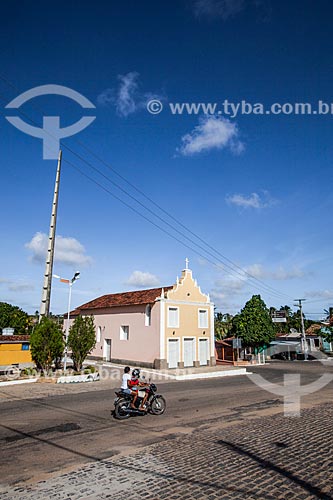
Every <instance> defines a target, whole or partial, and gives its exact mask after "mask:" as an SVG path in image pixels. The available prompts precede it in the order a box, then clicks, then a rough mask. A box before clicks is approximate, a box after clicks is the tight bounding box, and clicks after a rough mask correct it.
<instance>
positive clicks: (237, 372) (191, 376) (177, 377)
mask: <svg viewBox="0 0 333 500" xmlns="http://www.w3.org/2000/svg"><path fill="white" fill-rule="evenodd" d="M249 374H250V372H247V371H246V368H240V369H239V370H224V371H218V372H206V373H189V374H187V375H175V380H195V379H199V378H215V377H232V376H233V375H249Z"/></svg>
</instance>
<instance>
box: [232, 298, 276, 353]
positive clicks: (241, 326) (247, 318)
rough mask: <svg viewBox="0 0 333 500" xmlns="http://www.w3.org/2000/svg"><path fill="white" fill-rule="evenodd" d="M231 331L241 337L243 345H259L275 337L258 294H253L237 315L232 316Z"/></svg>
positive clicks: (270, 321) (265, 308)
mask: <svg viewBox="0 0 333 500" xmlns="http://www.w3.org/2000/svg"><path fill="white" fill-rule="evenodd" d="M232 333H233V334H234V335H235V336H236V337H241V339H242V341H243V344H244V346H249V347H260V346H263V345H264V344H269V342H270V341H271V340H273V339H274V338H275V328H274V325H273V322H272V319H271V317H270V314H269V310H268V308H267V307H266V304H265V302H264V301H263V300H262V299H261V297H260V295H253V296H252V298H251V299H250V300H249V301H248V302H247V303H246V304H245V306H244V308H243V309H242V310H241V312H240V313H239V314H237V316H235V317H234V318H233V329H232Z"/></svg>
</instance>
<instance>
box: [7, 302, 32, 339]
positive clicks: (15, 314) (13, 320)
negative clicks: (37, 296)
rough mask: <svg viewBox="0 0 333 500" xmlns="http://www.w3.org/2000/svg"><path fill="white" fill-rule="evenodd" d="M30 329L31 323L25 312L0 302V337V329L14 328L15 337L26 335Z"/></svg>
mask: <svg viewBox="0 0 333 500" xmlns="http://www.w3.org/2000/svg"><path fill="white" fill-rule="evenodd" d="M31 327H32V321H31V319H30V318H29V315H28V314H27V313H26V312H24V311H23V310H22V309H20V308H19V307H17V306H12V305H11V304H7V302H0V335H1V330H2V328H14V329H15V332H14V334H15V335H27V334H28V333H30V330H31Z"/></svg>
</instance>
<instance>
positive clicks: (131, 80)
mask: <svg viewBox="0 0 333 500" xmlns="http://www.w3.org/2000/svg"><path fill="white" fill-rule="evenodd" d="M139 77H140V75H139V73H137V72H136V71H131V72H129V73H126V75H118V80H119V87H118V88H117V89H112V88H108V89H105V90H103V92H101V94H99V96H97V102H98V104H100V105H101V106H114V107H115V109H116V113H117V114H118V115H119V116H121V117H126V116H128V115H131V114H133V113H136V112H137V111H140V110H142V109H144V108H145V106H146V104H147V102H148V101H149V100H150V99H159V100H160V101H164V100H165V99H164V97H162V96H160V95H158V94H154V93H151V92H146V93H143V92H141V90H140V85H139Z"/></svg>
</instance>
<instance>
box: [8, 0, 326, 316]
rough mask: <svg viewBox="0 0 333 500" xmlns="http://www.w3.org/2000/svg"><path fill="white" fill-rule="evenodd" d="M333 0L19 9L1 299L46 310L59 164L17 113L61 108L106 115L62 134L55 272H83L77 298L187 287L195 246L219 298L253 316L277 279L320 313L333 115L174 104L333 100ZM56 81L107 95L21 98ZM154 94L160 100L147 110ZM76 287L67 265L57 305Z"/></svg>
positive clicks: (56, 287) (276, 289) (205, 283)
mask: <svg viewBox="0 0 333 500" xmlns="http://www.w3.org/2000/svg"><path fill="white" fill-rule="evenodd" d="M332 9H333V8H332V5H331V3H330V2H329V1H325V0H320V1H316V2H315V1H310V0H308V1H298V0H296V1H295V2H292V3H289V2H278V1H274V0H179V1H173V2H172V1H171V2H167V3H166V2H161V3H159V5H158V8H157V6H156V2H152V1H146V2H140V3H138V2H134V1H127V0H124V1H123V2H121V3H120V2H104V1H96V2H94V3H93V4H91V3H90V4H89V5H88V2H82V3H81V4H80V5H79V4H78V3H77V2H73V1H66V2H65V1H60V2H57V5H56V6H54V7H52V6H50V5H47V6H46V4H45V2H41V1H36V2H34V4H33V6H31V3H28V2H25V1H23V2H22V1H21V2H17V1H13V2H11V3H10V4H9V5H8V4H7V5H6V6H5V7H3V15H2V16H1V20H0V23H1V29H0V39H1V47H2V54H1V55H2V57H1V61H2V64H1V71H0V74H1V76H0V103H1V109H2V113H1V118H0V130H1V137H2V141H1V144H2V155H1V156H2V168H1V198H0V206H1V213H2V214H3V215H2V217H1V221H0V231H1V243H2V244H1V247H0V262H1V268H0V300H1V301H7V302H11V303H14V304H16V305H19V306H20V307H22V308H23V309H25V310H27V311H29V312H34V311H35V310H36V309H39V304H40V298H41V287H42V279H43V273H44V253H45V241H46V238H47V237H46V236H45V235H46V234H47V233H48V225H49V218H50V211H51V201H52V192H53V185H54V178H55V170H56V161H55V160H45V159H43V156H42V141H41V140H40V139H37V138H33V137H31V136H29V135H26V134H24V133H22V132H20V131H19V130H17V129H16V128H15V127H13V126H12V125H11V124H10V123H9V122H8V121H7V120H6V119H5V117H6V116H9V115H11V116H15V115H17V116H21V118H22V119H23V120H24V121H28V120H29V119H31V120H33V121H34V123H37V124H39V126H41V125H42V120H43V116H44V115H47V116H53V115H57V116H60V120H61V125H62V126H67V125H70V124H72V123H74V122H75V121H77V120H78V119H80V118H81V116H82V114H87V115H91V116H96V119H95V120H94V122H93V123H92V124H91V125H90V126H89V127H87V128H86V129H85V130H83V131H82V132H80V133H79V134H77V135H74V136H72V137H68V138H65V139H63V140H62V149H63V167H62V179H61V188H60V199H59V214H58V215H59V217H58V226H57V235H58V242H57V251H56V261H55V265H54V273H56V274H58V275H61V276H63V277H68V278H70V277H71V276H72V274H73V272H74V271H76V270H80V272H81V279H80V281H79V282H77V283H76V284H75V288H74V289H73V302H72V304H73V307H74V306H76V305H79V304H81V303H83V302H86V301H88V300H90V299H92V298H94V297H96V296H99V295H102V294H104V293H114V292H118V291H124V290H128V289H138V288H140V287H147V288H149V287H152V286H159V285H169V284H172V283H173V282H174V281H175V279H176V276H177V275H180V273H181V270H182V268H183V267H184V260H185V257H188V258H189V259H190V267H191V269H192V270H193V273H194V276H195V277H196V278H197V280H198V282H199V284H200V285H201V288H202V289H203V291H205V292H208V293H210V295H211V298H212V300H214V302H215V303H216V305H217V307H218V309H219V310H222V311H224V312H232V313H235V312H236V311H237V310H239V309H240V308H241V307H243V305H244V304H245V302H246V300H248V299H249V298H250V297H251V295H252V294H253V293H261V295H262V297H263V298H264V300H265V301H266V303H267V305H274V306H276V307H279V306H280V305H284V304H289V305H290V306H291V305H292V304H293V299H296V298H300V297H302V298H306V299H307V303H306V305H305V311H306V312H307V313H309V314H308V316H312V317H314V318H319V317H320V315H321V314H322V313H323V308H327V307H328V306H330V305H332V304H333V285H332V258H331V248H332V236H331V231H330V222H331V220H330V219H331V218H330V214H331V213H332V204H333V197H332V188H331V186H332V159H333V146H332V140H331V135H332V131H333V123H332V118H333V117H332V114H326V115H324V114H321V115H319V114H316V115H311V116H310V115H296V114H283V115H282V114H280V115H272V114H269V115H266V114H263V115H254V114H247V115H245V114H238V115H237V116H235V117H233V118H231V117H230V116H226V115H223V113H219V112H218V111H217V112H216V113H214V114H212V115H205V114H204V113H202V112H200V113H199V114H196V115H194V114H186V113H184V114H182V115H173V114H172V112H171V110H170V103H171V104H172V103H182V102H188V103H191V102H194V103H219V104H220V103H222V102H223V101H224V100H225V99H227V100H228V101H229V102H232V103H238V102H241V101H242V100H243V101H246V102H248V103H252V104H254V103H261V104H262V105H263V106H265V109H266V107H267V109H268V107H269V106H271V105H272V104H273V103H281V104H283V103H296V102H303V103H304V102H306V103H311V104H312V105H313V106H314V107H315V106H316V104H317V102H318V101H319V100H321V101H323V102H326V103H331V102H333V96H332V76H333V60H332V57H333V56H332V54H333V50H332V49H333V47H332V45H333V41H332V37H331V26H330V20H331V17H332ZM4 78H5V79H4ZM46 84H57V85H62V86H65V87H69V88H71V89H73V90H76V91H77V92H80V93H81V94H82V95H83V96H85V97H86V98H88V99H89V100H90V101H91V102H92V103H93V104H94V105H95V106H96V108H95V109H94V110H88V111H87V110H85V111H84V113H82V109H81V108H80V106H78V105H77V104H76V103H74V102H72V101H71V100H69V99H68V98H65V97H61V96H55V95H48V96H41V97H38V98H37V97H36V98H35V99H32V100H31V101H30V102H27V103H25V104H24V105H22V107H21V108H20V110H19V111H18V110H10V111H8V110H7V109H5V106H6V105H7V104H8V103H9V102H10V101H11V100H12V99H14V98H15V97H16V96H17V95H19V94H21V93H22V92H24V91H26V90H29V89H31V88H34V87H37V86H41V85H46ZM151 99H159V100H160V102H161V103H162V105H163V110H162V111H161V112H160V113H159V114H156V115H153V114H150V113H149V112H148V111H147V108H146V104H147V102H148V101H150V100H151ZM218 109H219V110H220V109H221V108H218ZM20 112H22V113H23V114H21V115H19V113H20ZM85 148H89V150H90V151H92V152H93V153H94V155H95V156H92V155H91V154H90V153H88V151H87V150H86V149H85ZM76 155H79V156H76ZM82 158H83V160H82ZM84 160H85V161H86V162H85V161H84ZM103 162H104V163H103ZM107 165H110V166H111V167H112V169H114V170H115V171H116V172H118V174H120V176H121V177H119V175H117V174H116V173H115V172H114V170H110V168H108V166H107ZM77 168H78V169H79V170H80V172H79V171H78V170H76V169H77ZM87 176H88V177H89V178H88V177H87ZM109 180H111V182H113V183H117V184H118V185H119V186H120V188H121V190H119V189H118V188H117V187H116V186H115V185H114V184H112V183H110V181H109ZM126 180H127V181H128V182H129V183H130V184H129V183H128V182H126ZM96 183H97V184H96ZM103 188H104V189H103ZM135 188H136V189H138V190H139V191H140V192H139V191H137V190H136V189H135ZM105 189H106V190H107V191H106V190H105ZM142 192H143V193H144V194H145V195H146V196H148V197H149V198H150V199H151V200H153V201H154V202H155V203H157V204H158V205H159V207H161V208H162V209H163V210H165V211H166V212H167V213H168V214H170V215H171V216H172V217H173V218H168V215H167V214H166V213H165V212H163V211H161V210H160V209H158V208H157V206H156V205H153V204H152V203H151V202H150V201H149V200H148V199H147V198H145V197H144V196H143V195H142ZM111 193H113V194H115V195H116V196H117V197H119V198H120V199H121V200H123V201H124V202H125V203H127V204H128V205H130V206H132V207H133V208H134V209H135V210H136V211H138V212H140V213H141V214H143V215H144V216H145V217H146V218H149V219H150V220H151V221H153V222H154V224H155V225H152V224H151V223H150V222H149V221H147V220H146V219H144V218H143V217H141V216H140V215H139V214H138V213H137V212H134V211H133V210H131V209H130V208H129V207H128V206H126V205H124V204H123V203H121V202H120V201H119V200H117V199H115V198H114V197H113V196H112V194H111ZM126 193H128V194H129V195H130V197H128V195H127V194H126ZM134 198H135V199H136V200H139V204H138V203H137V201H135V199H134ZM145 207H146V208H147V207H148V210H150V211H147V210H146V208H145ZM156 216H157V217H156ZM158 217H160V218H158ZM175 219H177V220H178V221H180V222H181V223H182V224H183V226H185V227H186V228H188V229H190V230H191V231H192V233H189V232H186V231H185V229H184V227H183V226H179V225H177V223H176V221H175ZM165 221H167V223H168V224H169V225H168V224H165ZM156 225H157V226H160V227H162V228H163V229H164V230H165V231H167V232H169V233H171V234H172V235H173V236H174V237H175V238H176V239H174V238H172V237H171V236H170V235H168V234H166V233H165V232H163V231H161V230H159V228H158V227H156ZM170 225H171V226H170ZM175 229H176V231H175ZM177 231H178V232H177ZM183 234H185V236H187V238H190V240H191V241H190V240H189V239H184V236H183ZM196 236H199V237H200V238H201V239H200V240H198V239H197V238H196ZM177 240H180V241H177ZM181 241H183V242H184V243H185V244H186V245H188V247H186V246H183V245H182V244H181ZM195 243H197V245H199V247H198V246H196V245H195ZM207 244H208V245H209V247H208V246H207ZM207 252H208V253H207ZM224 257H227V259H229V260H227V261H226V260H225V258H224ZM67 293H68V290H67V288H66V286H65V285H61V284H60V283H59V282H57V281H56V280H54V282H53V290H52V297H51V304H52V305H51V309H52V311H53V312H54V313H62V312H64V311H65V310H66V307H67V305H66V304H67Z"/></svg>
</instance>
